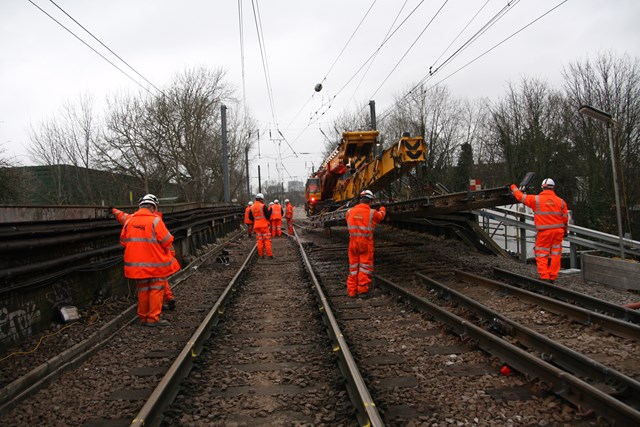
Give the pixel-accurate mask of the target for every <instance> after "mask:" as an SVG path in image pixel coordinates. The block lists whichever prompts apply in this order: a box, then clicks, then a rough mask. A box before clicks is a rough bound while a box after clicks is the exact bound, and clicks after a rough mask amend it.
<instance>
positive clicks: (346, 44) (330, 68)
mask: <svg viewBox="0 0 640 427" xmlns="http://www.w3.org/2000/svg"><path fill="white" fill-rule="evenodd" d="M376 1H377V0H373V3H371V6H369V9H367V12H366V13H365V14H364V16H363V17H362V19H361V20H360V23H359V24H358V26H357V27H356V29H355V30H353V33H351V37H349V40H347V42H346V43H345V45H344V47H343V48H342V50H341V51H340V53H339V54H338V56H337V57H336V59H335V60H334V61H333V64H331V67H329V71H327V73H326V74H325V76H324V78H323V79H322V81H321V82H320V83H324V82H325V81H326V80H327V77H328V76H329V73H331V70H333V67H334V66H335V65H336V63H337V62H338V60H339V59H340V57H341V56H342V54H343V53H344V51H345V49H346V48H347V46H349V43H351V40H353V37H354V36H355V35H356V33H357V32H358V29H360V26H361V25H362V23H363V22H364V20H365V19H366V18H367V16H368V15H369V12H371V9H373V6H374V5H375V4H376Z"/></svg>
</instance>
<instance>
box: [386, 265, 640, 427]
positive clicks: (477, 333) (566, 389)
mask: <svg viewBox="0 0 640 427" xmlns="http://www.w3.org/2000/svg"><path fill="white" fill-rule="evenodd" d="M374 277H375V279H376V283H378V284H381V285H382V286H384V287H386V288H387V289H389V290H391V291H393V292H394V293H396V294H398V295H400V296H401V297H402V298H405V299H407V300H408V301H409V302H410V303H411V304H413V305H414V306H415V307H417V308H418V309H419V310H422V311H424V312H425V313H427V314H429V315H430V316H432V317H433V318H434V319H435V320H437V321H439V322H441V323H444V324H446V325H448V326H449V327H450V328H451V330H453V331H454V332H455V333H456V334H457V335H458V336H460V337H461V338H463V339H466V338H469V339H471V340H473V341H475V342H476V343H477V345H478V347H479V348H481V349H482V350H484V351H486V352H487V353H489V354H491V355H493V356H495V357H497V358H499V359H501V360H503V361H505V362H506V363H508V364H509V365H510V366H511V367H512V368H515V369H516V370H517V371H519V372H523V373H524V372H526V373H528V374H530V376H531V377H532V378H538V380H539V381H542V382H543V384H546V386H547V387H548V389H549V390H551V391H553V392H554V393H555V394H557V395H558V396H560V397H562V398H564V399H565V400H567V401H569V402H572V403H573V404H575V405H576V406H581V405H582V406H586V407H589V408H594V409H595V410H596V411H597V412H598V413H599V414H600V415H602V416H604V417H606V418H608V419H610V420H613V421H614V423H615V425H617V426H624V427H627V426H628V427H636V426H638V425H640V412H639V411H636V410H635V409H633V408H631V407H630V406H628V405H625V404H624V403H622V402H620V401H619V400H617V399H614V398H613V397H611V396H609V395H608V394H606V393H604V392H602V391H600V390H598V389H597V388H595V387H593V386H591V385H589V384H588V383H586V382H585V381H583V380H581V379H579V378H577V377H575V376H574V375H571V374H569V373H567V372H565V371H563V370H562V369H560V368H558V367H556V366H553V365H552V364H550V363H549V362H546V361H544V360H542V359H540V358H538V357H535V356H533V355H531V354H529V353H528V352H527V351H525V350H523V349H521V348H519V347H517V346H515V345H513V344H511V343H509V342H507V341H505V340H504V339H502V338H499V337H496V336H495V335H493V334H491V333H489V332H487V331H485V330H483V329H482V328H479V327H478V326H476V325H474V324H472V323H470V322H468V321H467V320H465V319H462V318H461V317H459V316H456V315H455V314H453V313H450V312H449V311H447V310H445V309H443V308H441V307H439V306H437V305H436V304H433V303H431V302H429V301H427V300H426V299H425V298H422V297H420V296H418V295H416V294H414V293H412V292H410V291H408V290H407V289H404V288H403V287H401V286H399V285H397V284H395V283H393V282H392V281H390V280H388V279H385V278H383V277H381V276H378V275H374Z"/></svg>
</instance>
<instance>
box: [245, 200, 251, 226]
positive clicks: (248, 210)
mask: <svg viewBox="0 0 640 427" xmlns="http://www.w3.org/2000/svg"><path fill="white" fill-rule="evenodd" d="M252 206H253V205H252ZM250 211H251V206H247V208H246V209H245V210H244V223H245V224H253V220H252V219H251V218H249V212H250Z"/></svg>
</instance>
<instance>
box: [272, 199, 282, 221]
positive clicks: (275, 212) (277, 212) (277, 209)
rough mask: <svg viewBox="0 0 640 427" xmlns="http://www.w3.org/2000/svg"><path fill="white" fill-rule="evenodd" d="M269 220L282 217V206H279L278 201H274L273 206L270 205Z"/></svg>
mask: <svg viewBox="0 0 640 427" xmlns="http://www.w3.org/2000/svg"><path fill="white" fill-rule="evenodd" d="M270 219H271V220H274V219H282V206H280V204H278V203H274V204H273V206H271V218H270Z"/></svg>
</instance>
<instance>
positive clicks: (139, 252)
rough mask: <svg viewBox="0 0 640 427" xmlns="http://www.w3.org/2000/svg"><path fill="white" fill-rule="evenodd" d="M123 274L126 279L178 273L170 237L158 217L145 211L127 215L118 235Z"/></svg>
mask: <svg viewBox="0 0 640 427" xmlns="http://www.w3.org/2000/svg"><path fill="white" fill-rule="evenodd" d="M120 243H121V244H122V246H124V248H125V249H124V275H125V277H128V278H130V279H148V278H160V277H168V276H170V275H172V274H173V273H175V272H176V271H178V270H180V264H178V260H176V259H175V257H174V253H175V251H174V249H173V236H172V235H171V233H170V232H169V230H168V229H167V227H166V225H165V224H164V222H163V221H162V218H161V217H160V216H158V215H156V214H153V213H152V212H151V211H150V210H148V209H146V208H141V209H139V210H138V211H136V212H135V213H133V214H131V215H129V217H128V218H127V221H126V222H125V224H124V226H123V227H122V232H121V233H120Z"/></svg>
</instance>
